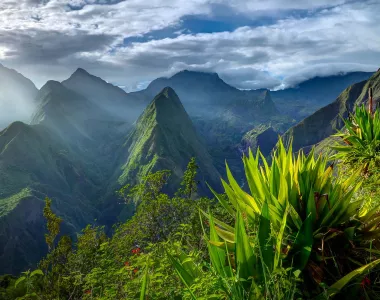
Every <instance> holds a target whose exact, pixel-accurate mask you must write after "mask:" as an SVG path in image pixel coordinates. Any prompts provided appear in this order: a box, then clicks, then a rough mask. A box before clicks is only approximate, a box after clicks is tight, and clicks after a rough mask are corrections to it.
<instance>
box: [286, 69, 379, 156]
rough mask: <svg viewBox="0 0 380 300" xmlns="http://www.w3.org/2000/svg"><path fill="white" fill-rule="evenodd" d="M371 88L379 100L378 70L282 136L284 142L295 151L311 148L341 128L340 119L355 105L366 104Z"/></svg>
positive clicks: (341, 122)
mask: <svg viewBox="0 0 380 300" xmlns="http://www.w3.org/2000/svg"><path fill="white" fill-rule="evenodd" d="M369 87H372V88H373V97H374V99H375V100H377V101H378V99H379V98H380V70H379V71H377V72H376V73H374V74H373V75H372V76H371V77H370V78H369V79H368V80H366V81H362V82H359V83H356V84H353V85H351V86H349V87H348V88H346V89H345V90H344V91H343V92H342V93H341V94H340V95H339V97H338V98H337V99H336V100H335V101H334V102H332V103H331V104H329V105H327V106H325V107H323V108H321V109H320V110H318V111H316V112H315V113H313V114H312V115H311V116H309V117H307V118H305V119H304V120H302V121H301V122H300V123H298V124H297V125H295V126H293V127H292V128H290V129H289V130H288V131H287V132H286V133H285V134H284V140H285V141H287V143H289V142H290V141H291V140H292V141H293V149H294V150H295V151H297V150H299V149H301V148H304V147H310V146H313V145H315V144H317V143H319V142H321V141H322V140H323V139H325V138H327V137H329V136H330V135H332V134H334V133H336V131H337V130H338V129H341V128H342V127H343V125H344V124H343V121H342V118H345V117H347V116H348V114H349V113H351V112H352V111H353V110H354V108H355V106H356V105H362V104H366V103H367V101H368V88H369Z"/></svg>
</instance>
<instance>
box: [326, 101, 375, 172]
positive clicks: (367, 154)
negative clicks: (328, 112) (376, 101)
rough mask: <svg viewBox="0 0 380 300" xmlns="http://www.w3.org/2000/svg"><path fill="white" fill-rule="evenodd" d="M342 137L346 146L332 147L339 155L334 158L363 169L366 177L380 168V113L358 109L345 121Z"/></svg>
mask: <svg viewBox="0 0 380 300" xmlns="http://www.w3.org/2000/svg"><path fill="white" fill-rule="evenodd" d="M344 125H345V127H344V130H343V131H340V132H339V133H337V134H336V135H335V136H338V137H341V138H342V139H343V141H344V143H345V144H344V145H341V144H338V145H335V146H334V147H332V148H333V149H334V150H335V151H337V153H336V154H335V155H334V156H333V157H332V158H333V159H339V160H341V161H342V162H343V163H345V164H348V165H350V166H352V167H354V168H357V167H359V168H361V169H362V170H363V171H364V173H365V174H366V175H369V174H370V173H373V171H377V169H378V168H379V167H380V111H379V109H377V110H376V111H375V112H374V113H373V112H370V111H368V110H366V109H365V107H364V105H363V106H361V107H357V108H356V110H355V113H354V114H352V115H351V116H350V118H349V119H346V120H344Z"/></svg>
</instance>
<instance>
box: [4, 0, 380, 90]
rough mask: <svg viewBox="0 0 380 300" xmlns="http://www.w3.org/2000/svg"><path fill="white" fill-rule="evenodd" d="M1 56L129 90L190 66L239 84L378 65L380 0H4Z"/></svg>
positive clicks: (271, 84) (31, 69)
mask: <svg viewBox="0 0 380 300" xmlns="http://www.w3.org/2000/svg"><path fill="white" fill-rule="evenodd" d="M0 63H2V64H3V65H4V66H6V67H10V68H14V69H16V70H18V71H19V72H21V73H22V74H24V75H25V76H27V77H28V78H30V79H31V80H33V82H34V83H35V84H36V86H37V87H41V86H42V85H43V84H44V83H45V82H46V81H47V80H49V79H54V80H64V79H66V78H67V77H69V76H70V74H71V73H73V72H74V71H75V70H76V69H77V68H78V67H81V68H84V69H86V70H87V71H88V72H90V73H92V74H94V75H96V76H100V77H102V78H103V79H105V80H106V81H108V82H111V83H113V84H115V85H118V86H120V87H122V88H124V89H125V90H126V91H133V90H139V89H142V88H144V87H146V85H147V84H148V83H149V82H150V81H151V80H153V79H155V78H157V77H162V76H171V75H173V74H174V73H176V72H178V71H181V70H183V69H188V70H197V71H210V72H217V73H218V74H219V75H220V77H221V78H222V79H224V80H225V81H226V82H227V83H229V84H232V85H234V86H236V87H238V88H241V89H256V88H270V89H278V88H284V87H288V86H294V85H297V83H299V82H301V81H303V80H306V79H309V78H311V77H314V76H328V75H332V74H337V73H339V72H350V71H376V70H377V69H378V68H379V67H380V0H368V1H367V0H361V1H352V0H351V1H345V0H315V1H311V0H248V1H247V0H235V1H231V0H230V1H227V0H149V1H147V0H124V1H123V0H0Z"/></svg>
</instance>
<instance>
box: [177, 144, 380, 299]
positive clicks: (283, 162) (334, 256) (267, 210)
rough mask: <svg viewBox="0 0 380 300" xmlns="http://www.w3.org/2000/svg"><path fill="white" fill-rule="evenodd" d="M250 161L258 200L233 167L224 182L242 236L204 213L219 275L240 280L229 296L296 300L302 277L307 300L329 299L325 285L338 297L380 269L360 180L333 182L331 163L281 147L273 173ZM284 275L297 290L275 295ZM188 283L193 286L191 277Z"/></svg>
mask: <svg viewBox="0 0 380 300" xmlns="http://www.w3.org/2000/svg"><path fill="white" fill-rule="evenodd" d="M260 160H261V161H262V166H261V165H260V164H259V161H260ZM243 161H244V166H245V171H246V176H247V182H248V186H249V189H250V191H251V194H248V193H247V192H245V191H244V190H243V189H242V188H241V187H240V186H239V185H238V184H237V182H236V181H235V179H234V178H233V176H232V174H231V172H230V170H229V168H228V166H227V177H228V183H227V182H225V181H222V182H223V186H224V188H225V191H226V194H227V196H228V200H229V203H227V202H226V201H225V200H222V201H220V202H221V204H222V206H223V207H224V208H225V209H226V211H228V212H229V213H235V214H236V222H235V228H231V227H230V226H225V225H223V222H222V221H221V220H217V219H213V218H212V216H211V215H207V214H205V213H204V215H206V216H207V217H208V219H209V222H210V226H212V227H213V228H212V229H211V230H210V238H209V243H210V246H209V255H210V258H211V263H212V266H213V270H214V271H215V272H216V273H217V276H220V277H221V278H223V279H224V280H223V282H227V281H228V279H230V280H231V279H232V278H233V277H235V276H236V280H235V282H238V284H236V285H235V286H233V288H231V290H230V292H231V293H232V294H234V295H235V298H236V299H249V298H248V297H250V295H252V293H254V295H255V298H259V299H261V298H263V299H264V298H268V299H273V298H276V299H277V298H278V299H282V298H284V297H288V296H289V295H290V297H291V298H292V297H293V296H294V293H295V291H296V281H297V279H296V278H297V276H299V275H300V274H302V279H303V281H304V282H305V284H304V288H303V291H302V292H303V293H304V296H307V297H310V296H311V297H312V296H316V295H318V293H321V294H323V295H326V293H324V290H323V288H321V287H322V286H324V285H327V286H328V285H331V287H330V288H328V289H327V295H333V292H331V291H332V290H334V291H335V292H336V290H337V289H338V290H341V289H342V287H343V286H345V285H346V284H347V283H348V282H349V281H350V280H352V279H354V278H355V277H356V276H359V275H360V274H362V270H368V269H371V268H373V267H375V266H376V265H377V261H375V260H374V257H373V258H370V259H368V256H367V255H365V251H366V250H363V249H367V250H368V248H369V247H370V243H369V242H368V241H369V240H372V239H374V240H379V234H380V231H379V230H378V229H377V227H378V226H379V224H380V218H379V216H378V215H377V209H374V210H367V209H365V207H364V206H363V205H362V204H363V203H362V201H360V200H357V199H354V198H353V195H354V193H355V192H356V191H357V190H358V189H359V188H360V185H361V183H360V180H359V178H358V174H357V173H356V174H354V175H351V176H350V177H348V178H343V177H341V176H339V175H338V176H337V177H336V178H334V177H333V166H332V165H330V166H328V165H327V158H324V157H321V156H319V157H318V158H315V157H314V153H313V151H312V152H311V153H310V154H309V155H307V156H306V155H304V154H303V152H302V151H301V152H299V153H298V156H297V157H295V156H294V155H293V153H292V151H291V148H290V149H289V150H286V149H285V147H284V146H283V144H282V142H281V141H280V143H279V147H278V149H277V150H276V151H275V152H274V154H273V157H272V163H271V165H269V164H268V162H267V161H266V159H265V158H264V157H263V156H262V155H261V153H260V152H258V153H257V155H256V157H254V156H253V155H252V153H250V154H249V157H244V158H243ZM216 196H218V195H216ZM243 220H244V221H243ZM370 220H371V221H370ZM214 223H215V224H216V225H215V224H214ZM220 239H221V240H220ZM214 247H218V248H219V249H221V250H222V249H223V250H224V251H225V253H224V254H223V253H222V252H220V253H219V252H216V249H215V248H214ZM357 247H362V248H361V250H358V248H357ZM273 250H274V251H273ZM218 251H219V250H218ZM225 257H229V260H228V263H227V262H226V261H225ZM331 260H332V261H334V264H332V263H331ZM231 261H232V262H233V264H231ZM353 262H354V263H353ZM367 262H369V264H367ZM358 265H359V266H360V268H357V266H358ZM175 267H176V269H177V272H179V273H181V274H186V273H185V272H184V270H182V269H183V266H182V267H180V266H179V265H178V263H176V264H175ZM228 267H229V268H230V270H229V271H226V270H225V268H228ZM181 268H182V269H181ZM283 268H285V269H283ZM185 270H186V269H185ZM284 270H285V273H286V270H287V272H288V273H287V274H288V276H289V274H290V277H289V278H290V281H291V282H293V285H292V287H291V288H289V286H288V285H286V284H284V285H283V287H286V288H285V289H284V290H282V289H281V288H280V289H278V288H273V287H272V286H271V282H273V280H271V278H272V276H273V274H276V273H277V272H280V273H283V272H284ZM232 274H235V275H232ZM344 275H346V277H344V280H343V279H340V278H341V277H342V276H344ZM182 279H183V280H184V281H186V285H189V286H190V284H191V282H190V281H188V280H186V276H184V275H183V276H182ZM281 283H283V281H282V282H281ZM281 283H280V284H281ZM276 284H279V283H278V282H277V281H276ZM337 287H339V288H337ZM189 288H191V286H190V287H189ZM232 291H233V292H232ZM244 291H245V292H244ZM289 291H292V292H291V293H290V294H288V292H289ZM276 293H277V294H276ZM280 295H281V297H279V296H280Z"/></svg>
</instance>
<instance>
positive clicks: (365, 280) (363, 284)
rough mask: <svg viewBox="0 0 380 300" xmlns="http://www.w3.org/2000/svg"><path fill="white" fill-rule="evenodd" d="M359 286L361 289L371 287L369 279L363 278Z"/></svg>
mask: <svg viewBox="0 0 380 300" xmlns="http://www.w3.org/2000/svg"><path fill="white" fill-rule="evenodd" d="M360 285H361V286H362V288H363V289H364V288H365V287H367V286H370V285H371V279H369V278H368V277H364V278H363V280H362V282H361V283H360Z"/></svg>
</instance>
